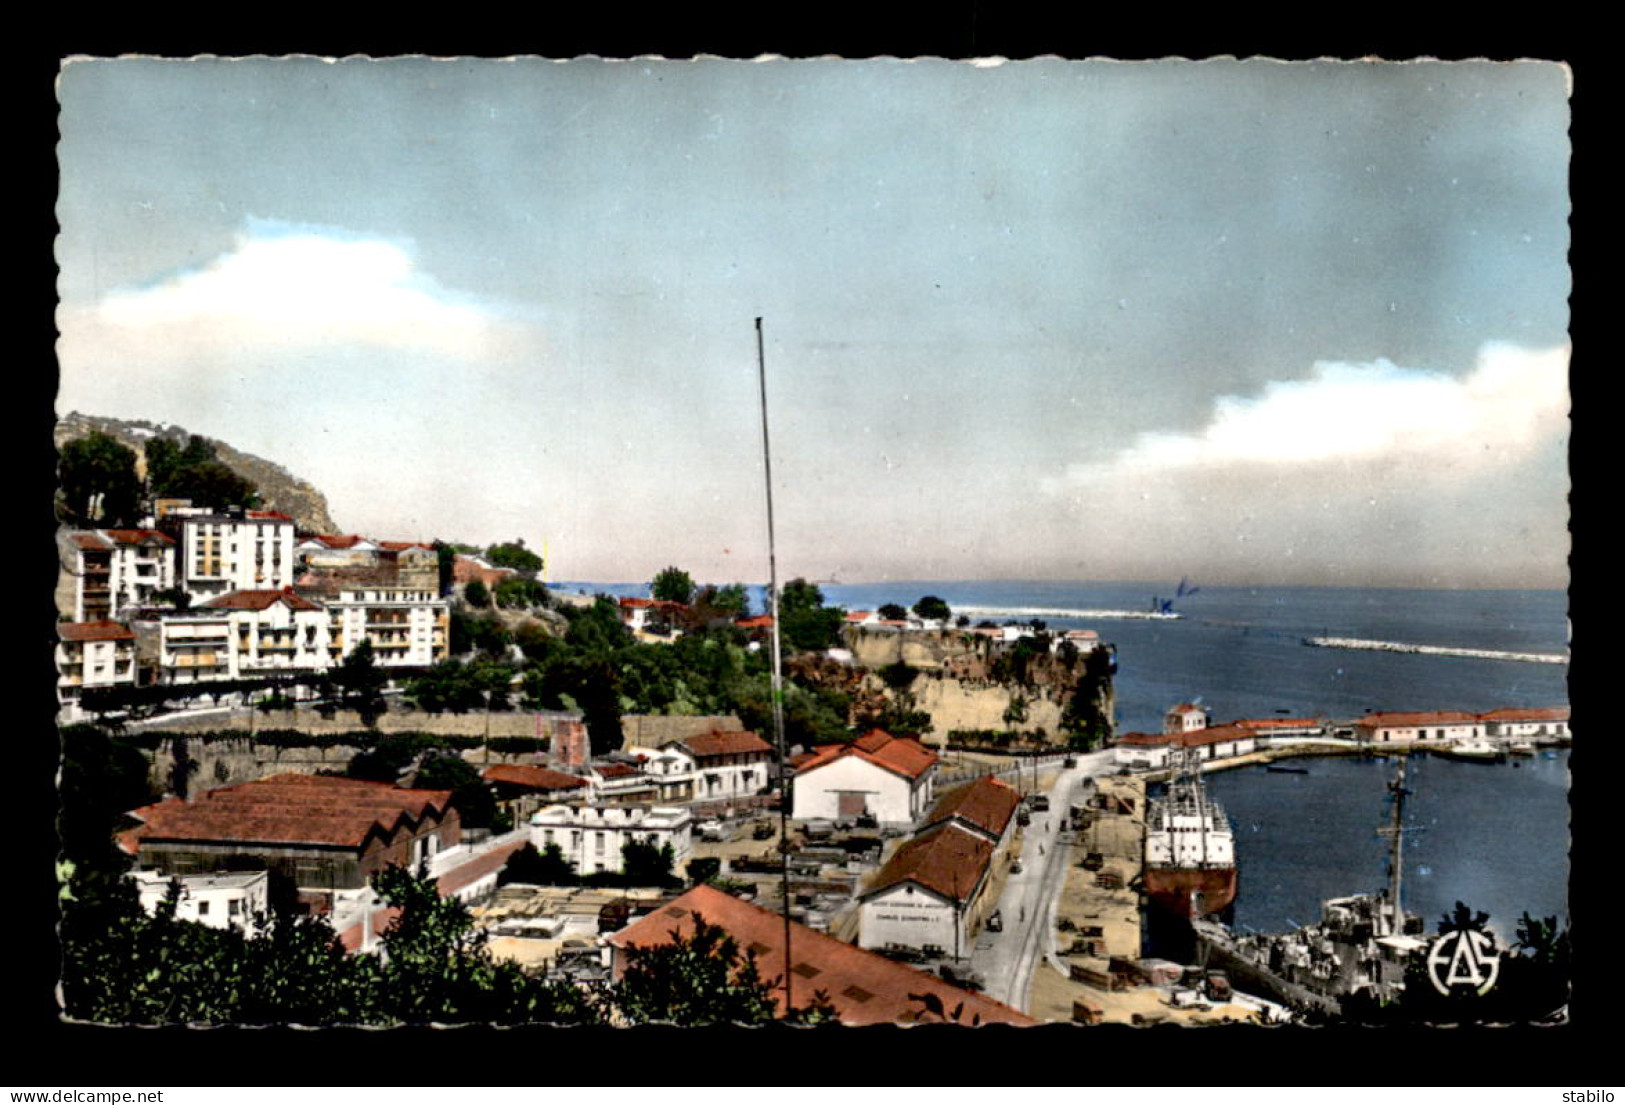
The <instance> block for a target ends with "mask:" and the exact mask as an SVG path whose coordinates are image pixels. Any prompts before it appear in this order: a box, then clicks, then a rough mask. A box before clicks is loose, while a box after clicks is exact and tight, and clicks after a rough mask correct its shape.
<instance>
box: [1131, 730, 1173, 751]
mask: <svg viewBox="0 0 1625 1105" xmlns="http://www.w3.org/2000/svg"><path fill="white" fill-rule="evenodd" d="M1177 739H1179V734H1178V733H1123V734H1121V735H1119V736H1118V738H1117V743H1118V744H1126V745H1129V746H1131V747H1136V748H1138V747H1144V746H1153V747H1154V746H1156V745H1159V744H1173V743H1174V741H1176V740H1177Z"/></svg>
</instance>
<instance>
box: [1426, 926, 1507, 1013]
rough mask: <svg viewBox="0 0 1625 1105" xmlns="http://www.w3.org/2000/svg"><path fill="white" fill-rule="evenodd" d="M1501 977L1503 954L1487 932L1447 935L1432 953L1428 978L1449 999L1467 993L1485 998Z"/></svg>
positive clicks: (1481, 930)
mask: <svg viewBox="0 0 1625 1105" xmlns="http://www.w3.org/2000/svg"><path fill="white" fill-rule="evenodd" d="M1500 973H1501V953H1500V952H1499V951H1497V950H1496V947H1495V938H1494V937H1493V936H1491V935H1490V934H1489V933H1487V932H1485V931H1484V930H1483V929H1476V928H1466V929H1457V930H1456V931H1454V932H1447V933H1445V934H1444V935H1443V936H1441V937H1439V938H1438V939H1437V940H1435V941H1434V942H1433V946H1432V947H1430V948H1429V949H1428V978H1429V979H1430V980H1431V981H1432V982H1433V988H1434V989H1435V990H1437V991H1439V993H1441V994H1444V995H1445V996H1447V997H1448V996H1449V995H1451V994H1453V993H1460V992H1461V991H1462V990H1464V989H1467V990H1471V991H1472V992H1473V993H1475V994H1477V995H1478V996H1479V997H1483V996H1484V995H1485V994H1487V993H1489V992H1490V988H1491V987H1493V986H1494V985H1495V980H1496V978H1497V977H1498V976H1499V975H1500Z"/></svg>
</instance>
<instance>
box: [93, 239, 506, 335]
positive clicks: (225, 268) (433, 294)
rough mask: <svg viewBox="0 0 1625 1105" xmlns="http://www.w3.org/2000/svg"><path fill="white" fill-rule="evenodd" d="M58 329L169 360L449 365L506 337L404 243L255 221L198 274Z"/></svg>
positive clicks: (495, 316) (500, 322)
mask: <svg viewBox="0 0 1625 1105" xmlns="http://www.w3.org/2000/svg"><path fill="white" fill-rule="evenodd" d="M65 323H72V324H76V325H78V326H79V327H81V328H82V329H84V330H85V331H87V332H88V333H91V334H94V335H97V336H99V337H101V338H102V339H103V340H104V341H107V342H109V343H123V344H127V345H128V344H134V345H142V346H151V345H154V344H162V345H165V346H169V347H171V348H177V349H178V350H186V349H212V348H219V347H226V348H231V347H238V348H241V347H250V348H251V347H255V346H261V345H269V346H272V347H277V348H288V347H290V346H303V347H310V346H328V345H332V344H352V343H354V344H363V345H370V346H377V347H385V348H393V349H403V350H409V351H414V352H424V353H432V354H436V355H441V356H452V357H458V358H471V357H479V356H482V355H489V354H491V353H492V352H493V351H494V350H495V349H498V348H500V347H501V346H502V345H503V344H504V337H505V334H504V332H505V331H507V330H508V329H509V323H508V322H507V321H506V320H504V319H503V318H502V317H501V316H500V314H499V313H498V312H496V311H495V310H493V309H492V308H491V307H490V306H488V305H483V304H480V303H477V302H475V301H474V300H472V299H471V298H469V297H466V296H460V295H457V294H455V293H452V292H449V291H447V290H446V289H443V288H441V287H439V286H438V285H437V284H436V283H435V282H434V280H432V279H431V278H429V277H428V276H427V275H425V274H424V273H422V272H421V271H419V270H418V268H417V267H416V264H415V262H414V260H413V257H412V253H411V250H410V248H409V246H407V245H405V244H402V243H399V242H391V241H386V240H382V239H378V238H366V237H361V236H357V235H353V234H350V233H348V232H345V231H340V230H335V229H333V228H327V227H310V226H298V225H291V224H286V223H277V222H269V221H263V220H252V221H251V222H250V224H249V226H248V228H247V230H245V231H244V232H243V233H242V234H240V235H239V237H238V240H237V243H236V245H235V247H234V248H233V249H232V250H231V251H230V252H228V253H225V254H223V255H221V256H220V257H217V258H215V259H214V260H213V261H212V262H210V263H209V264H208V265H206V266H204V267H203V268H201V269H197V270H193V271H190V272H186V273H183V274H181V275H178V276H175V277H172V278H170V279H168V280H165V281H163V282H161V283H158V284H156V285H154V286H152V287H148V288H139V289H124V290H120V291H117V292H114V293H112V294H110V295H108V296H107V297H105V298H104V299H103V300H101V301H100V302H99V303H97V304H95V305H93V306H92V307H90V308H88V309H86V310H82V311H78V312H71V313H68V314H66V316H65ZM63 329H64V332H65V333H66V332H67V331H68V330H69V325H67V324H65V325H64V327H63Z"/></svg>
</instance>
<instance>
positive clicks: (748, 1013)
mask: <svg viewBox="0 0 1625 1105" xmlns="http://www.w3.org/2000/svg"><path fill="white" fill-rule="evenodd" d="M773 991H774V982H772V981H769V980H766V979H763V978H762V974H761V971H760V969H759V968H758V967H757V965H756V956H755V954H754V953H749V954H742V953H741V952H740V950H739V945H738V943H737V942H736V941H735V940H734V939H733V937H731V936H729V935H728V934H727V933H726V932H725V931H724V930H723V929H722V928H720V927H719V926H716V925H712V924H709V923H708V922H706V920H705V919H704V918H703V917H700V916H699V915H698V914H696V915H695V917H694V931H693V934H692V935H690V936H688V937H687V938H683V937H680V936H679V935H678V934H676V933H675V932H674V933H673V938H672V942H671V943H669V944H664V945H660V946H657V947H638V946H632V947H629V948H627V949H626V971H625V973H624V974H623V975H622V978H621V982H620V985H619V986H617V987H616V990H615V997H614V1004H615V1007H616V1009H617V1010H618V1011H619V1012H620V1014H621V1015H622V1016H624V1017H625V1018H626V1019H627V1020H629V1021H631V1022H632V1023H633V1024H651V1023H667V1024H678V1025H682V1026H684V1027H694V1026H701V1025H720V1024H761V1023H764V1022H766V1021H771V1020H774V1019H776V1018H775V1004H774V992H773Z"/></svg>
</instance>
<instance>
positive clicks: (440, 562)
mask: <svg viewBox="0 0 1625 1105" xmlns="http://www.w3.org/2000/svg"><path fill="white" fill-rule="evenodd" d="M434 555H435V571H436V574H437V577H438V582H439V584H440V594H441V595H442V596H444V595H449V594H451V592H452V588H453V587H455V586H456V575H457V550H456V548H454V547H453V546H451V545H449V544H447V543H446V542H444V541H439V540H437V541H435V543H434Z"/></svg>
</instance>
